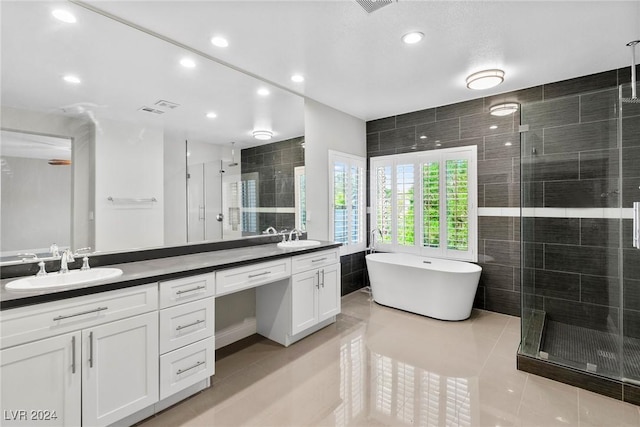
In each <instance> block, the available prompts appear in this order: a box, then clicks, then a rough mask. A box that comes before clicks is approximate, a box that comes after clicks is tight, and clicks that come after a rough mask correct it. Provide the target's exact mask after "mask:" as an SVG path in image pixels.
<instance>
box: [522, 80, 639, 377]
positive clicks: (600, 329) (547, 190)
mask: <svg viewBox="0 0 640 427" xmlns="http://www.w3.org/2000/svg"><path fill="white" fill-rule="evenodd" d="M619 98H620V94H619V88H616V87H612V88H610V89H605V90H598V91H594V92H585V93H579V94H575V95H571V96H566V97H559V98H552V99H545V100H544V101H540V102H534V103H528V104H522V105H521V111H520V115H521V116H520V119H521V124H522V127H521V133H520V136H521V157H520V175H521V179H520V181H521V185H520V190H521V241H522V245H521V289H522V306H521V307H522V346H521V350H520V351H521V353H522V354H525V355H528V356H531V357H536V358H540V359H543V360H548V361H550V362H554V363H557V364H561V365H564V366H568V367H572V368H575V369H580V370H584V371H587V372H592V373H595V374H598V375H603V376H607V377H610V378H615V379H622V378H635V379H638V378H639V377H640V376H639V372H638V370H640V363H638V362H637V361H636V362H634V363H635V366H634V363H629V361H630V360H631V359H632V358H631V357H629V354H636V355H637V354H640V347H638V348H637V349H636V345H637V344H640V322H639V321H640V315H638V316H637V315H636V314H640V311H636V310H640V307H638V306H637V304H638V302H639V301H640V293H637V297H636V298H635V301H636V302H635V304H636V307H635V308H634V309H631V307H632V306H633V304H634V298H633V295H630V296H629V295H625V292H624V291H625V290H628V289H630V288H632V287H633V289H636V290H637V289H640V286H639V285H640V281H638V280H636V279H638V278H639V277H640V274H639V270H638V265H640V258H638V254H640V251H638V250H636V251H637V252H635V253H634V252H631V248H630V247H629V248H627V247H626V246H623V242H626V241H627V239H628V237H627V236H629V237H630V236H631V227H630V222H629V220H628V218H630V212H629V207H630V206H631V205H630V203H631V199H630V197H631V193H632V187H633V185H635V188H636V190H637V188H638V185H640V183H639V182H638V178H637V177H638V176H639V175H640V174H638V165H639V164H640V157H639V156H638V147H639V146H640V143H639V142H638V132H639V131H640V126H638V124H639V122H638V120H639V119H640V117H637V116H636V117H633V116H631V115H629V116H626V114H632V112H628V111H627V110H628V109H627V108H626V106H625V109H624V110H622V112H621V102H620V100H619ZM634 111H635V114H638V109H637V107H635V110H634ZM626 133H631V135H627V136H625V134H626ZM633 133H635V136H634V135H632V134H633ZM634 147H635V148H634ZM633 156H635V159H636V160H635V161H633V160H631V159H633V158H634V157H633ZM634 177H635V178H634ZM632 183H634V184H633V185H632ZM636 192H637V191H636ZM625 245H626V243H625ZM628 259H629V260H631V259H633V260H635V261H633V260H631V261H629V262H627V260H628ZM631 264H633V265H632V266H630V265H631ZM634 268H635V271H633V270H632V269H634ZM630 270H631V271H630ZM634 277H635V279H634ZM623 279H624V280H623ZM623 282H624V283H625V285H626V287H625V288H623ZM636 292H638V291H636ZM634 316H635V317H634Z"/></svg>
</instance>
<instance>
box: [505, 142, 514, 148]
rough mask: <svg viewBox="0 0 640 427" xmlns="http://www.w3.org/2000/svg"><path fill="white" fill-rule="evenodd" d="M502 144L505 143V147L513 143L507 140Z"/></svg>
mask: <svg viewBox="0 0 640 427" xmlns="http://www.w3.org/2000/svg"><path fill="white" fill-rule="evenodd" d="M504 145H506V146H507V147H511V145H513V144H511V142H510V141H507V142H505V143H504Z"/></svg>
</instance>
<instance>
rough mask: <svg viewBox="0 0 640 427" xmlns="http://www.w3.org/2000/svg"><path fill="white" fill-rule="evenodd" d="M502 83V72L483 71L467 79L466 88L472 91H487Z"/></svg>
mask: <svg viewBox="0 0 640 427" xmlns="http://www.w3.org/2000/svg"><path fill="white" fill-rule="evenodd" d="M503 81H504V71H502V70H484V71H479V72H477V73H473V74H471V75H470V76H469V77H467V87H468V88H469V89H474V90H482V89H489V88H492V87H494V86H498V85H499V84H500V83H502V82H503Z"/></svg>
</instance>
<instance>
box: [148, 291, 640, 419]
mask: <svg viewBox="0 0 640 427" xmlns="http://www.w3.org/2000/svg"><path fill="white" fill-rule="evenodd" d="M519 337H520V332H519V319H518V318H516V317H511V316H506V315H502V314H497V313H492V312H488V311H482V310H474V311H473V314H472V316H471V318H470V319H469V320H467V321H464V322H441V321H437V320H433V319H429V318H425V317H422V316H418V315H413V314H410V313H405V312H402V311H398V310H394V309H391V308H387V307H382V306H380V305H377V304H376V303H374V302H372V301H371V300H370V297H369V295H368V294H367V293H365V292H362V291H358V292H354V293H352V294H350V295H347V296H345V297H344V298H343V299H342V314H341V315H340V316H339V318H338V321H337V322H336V323H335V324H333V325H331V326H328V327H327V328H325V329H323V330H321V331H319V332H317V333H316V334H314V335H312V336H310V337H307V338H305V339H304V340H302V341H300V342H298V343H296V344H293V345H292V346H290V347H289V348H284V347H282V346H280V345H278V344H275V343H273V342H271V341H269V340H267V339H260V340H257V342H255V343H253V344H251V345H250V346H248V347H246V348H243V349H242V350H240V351H238V352H236V353H234V354H231V355H229V356H227V357H224V358H223V359H221V360H219V361H218V362H216V375H215V376H214V380H213V387H211V388H209V389H207V390H205V391H203V392H201V393H199V394H197V395H195V396H193V397H191V398H189V399H187V400H185V401H183V402H181V403H179V404H178V405H176V406H174V407H172V408H170V409H168V410H166V411H164V412H162V413H160V414H158V415H156V416H155V417H153V418H150V419H148V420H145V421H144V422H143V423H141V426H144V427H152V426H153V427H155V426H172V427H173V426H240V425H252V426H303V425H304V426H315V425H318V426H411V425H424V426H556V425H557V426H569V425H574V426H640V408H639V407H637V406H634V405H630V404H627V403H623V402H620V401H617V400H613V399H609V398H607V397H603V396H600V395H598V394H594V393H591V392H588V391H585V390H581V389H577V388H575V387H571V386H567V385H565V384H561V383H557V382H555V381H550V380H547V379H545V378H541V377H537V376H535V375H529V374H526V373H523V372H519V371H517V370H516V368H515V366H516V358H515V355H516V349H517V347H518V343H519V339H520V338H519Z"/></svg>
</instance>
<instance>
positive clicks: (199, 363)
mask: <svg viewBox="0 0 640 427" xmlns="http://www.w3.org/2000/svg"><path fill="white" fill-rule="evenodd" d="M204 363H205V362H197V363H196V364H195V365H193V366H191V367H189V368H186V369H178V372H176V374H178V375H180V374H182V373H184V372H187V371H190V370H192V369H195V368H197V367H198V366H200V365H204Z"/></svg>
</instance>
